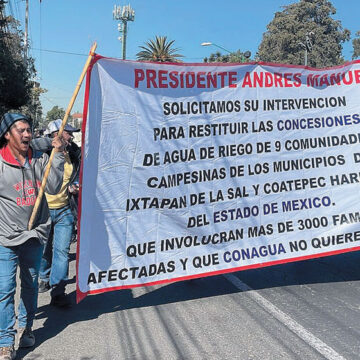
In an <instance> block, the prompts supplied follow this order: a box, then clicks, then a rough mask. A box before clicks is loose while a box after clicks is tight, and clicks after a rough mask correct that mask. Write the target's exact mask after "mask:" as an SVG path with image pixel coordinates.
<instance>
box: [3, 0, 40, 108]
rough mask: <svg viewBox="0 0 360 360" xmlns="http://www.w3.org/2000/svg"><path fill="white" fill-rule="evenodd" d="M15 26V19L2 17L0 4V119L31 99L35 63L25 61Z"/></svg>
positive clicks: (20, 34) (18, 31)
mask: <svg viewBox="0 0 360 360" xmlns="http://www.w3.org/2000/svg"><path fill="white" fill-rule="evenodd" d="M18 26H19V23H18V22H17V21H16V20H15V19H14V18H12V17H11V16H5V2H4V1H3V0H0V115H2V114H3V113H5V112H7V111H9V110H17V109H20V107H21V106H23V105H25V104H26V103H27V102H28V101H29V99H30V94H31V82H30V78H31V76H32V75H33V74H34V72H35V68H34V61H33V59H32V58H27V59H26V60H24V57H23V54H24V47H23V43H22V33H21V31H20V30H18Z"/></svg>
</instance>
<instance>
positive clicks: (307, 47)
mask: <svg viewBox="0 0 360 360" xmlns="http://www.w3.org/2000/svg"><path fill="white" fill-rule="evenodd" d="M313 35H314V33H313V32H312V31H310V32H307V33H306V34H305V44H304V43H303V42H301V41H299V45H301V46H302V47H303V48H304V50H305V54H304V55H305V60H304V63H305V66H307V63H308V52H311V50H312V47H313V40H312V37H313Z"/></svg>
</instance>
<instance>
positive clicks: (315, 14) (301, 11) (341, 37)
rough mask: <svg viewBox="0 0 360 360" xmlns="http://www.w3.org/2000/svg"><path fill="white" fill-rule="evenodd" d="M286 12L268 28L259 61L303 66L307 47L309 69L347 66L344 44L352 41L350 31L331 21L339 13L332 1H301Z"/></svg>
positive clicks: (260, 50) (285, 8)
mask: <svg viewBox="0 0 360 360" xmlns="http://www.w3.org/2000/svg"><path fill="white" fill-rule="evenodd" d="M283 8H284V10H283V11H282V12H277V13H275V17H274V19H273V20H272V21H271V22H270V23H269V24H268V26H267V32H266V33H265V34H264V35H263V39H262V42H261V44H260V46H259V49H258V54H257V60H259V61H266V62H275V63H287V64H294V65H303V64H304V58H305V46H307V55H308V56H307V58H308V63H307V64H308V66H311V67H326V66H334V65H339V64H342V63H343V62H344V59H343V57H342V55H341V51H342V43H344V42H345V41H348V40H349V39H350V31H349V30H347V29H343V28H342V26H341V22H340V21H339V20H334V19H333V18H332V17H331V16H332V15H334V14H336V9H335V7H334V6H333V5H332V4H331V2H330V1H328V0H300V1H299V2H296V3H293V4H290V5H288V6H284V7H283ZM307 35H308V37H307ZM306 39H308V40H310V42H311V43H309V42H306Z"/></svg>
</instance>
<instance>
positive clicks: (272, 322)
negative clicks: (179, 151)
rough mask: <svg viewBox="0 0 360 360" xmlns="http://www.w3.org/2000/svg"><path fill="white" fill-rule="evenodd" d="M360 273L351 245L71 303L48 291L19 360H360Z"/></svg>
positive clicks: (359, 256)
mask: <svg viewBox="0 0 360 360" xmlns="http://www.w3.org/2000/svg"><path fill="white" fill-rule="evenodd" d="M74 251H75V247H74V245H73V247H72V254H71V255H72V258H71V259H72V260H71V263H70V265H71V269H70V270H71V271H70V273H71V280H70V284H69V285H68V287H67V289H68V292H69V293H71V296H72V298H73V301H74V303H75V278H74V276H75V275H74V274H75V254H74ZM359 277H360V252H352V253H348V254H342V255H337V256H332V257H327V258H322V259H315V260H308V261H303V262H296V263H290V264H285V265H279V266H273V267H269V268H263V269H256V270H248V271H242V272H237V273H231V274H227V275H224V276H222V275H221V276H214V277H207V278H202V279H198V280H194V281H184V282H176V283H172V284H168V285H162V286H153V287H142V288H137V289H132V290H122V291H116V292H110V293H105V294H101V295H92V296H88V297H87V298H85V300H83V301H82V302H81V303H80V304H78V305H74V306H73V307H72V308H71V309H68V310H60V309H57V308H54V307H52V306H50V305H49V300H50V295H49V293H45V294H40V295H39V309H38V313H37V315H36V321H35V324H34V333H35V336H36V346H35V348H33V349H29V350H20V351H19V352H18V357H17V359H22V358H23V359H28V360H30V359H34V360H35V359H48V360H50V359H54V360H63V359H64V360H65V359H69V360H70V359H71V360H75V359H76V360H77V359H79V360H80V359H81V360H90V359H96V360H115V359H126V360H127V359H133V360H148V359H149V360H151V359H154V360H155V359H166V360H173V359H174V360H175V359H178V360H180V359H189V360H192V359H194V360H196V359H204V360H205V359H206V360H212V359H214V360H215V359H219V360H224V359H231V360H233V359H244V360H247V359H259V360H260V359H261V360H267V359H269V360H270V359H271V360H273V359H276V360H277V359H286V360H288V359H301V360H303V359H331V360H335V359H336V360H341V359H351V360H353V359H360V282H359Z"/></svg>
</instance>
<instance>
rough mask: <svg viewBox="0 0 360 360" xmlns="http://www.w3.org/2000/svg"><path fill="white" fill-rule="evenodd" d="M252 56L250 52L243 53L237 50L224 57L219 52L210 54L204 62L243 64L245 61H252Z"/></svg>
mask: <svg viewBox="0 0 360 360" xmlns="http://www.w3.org/2000/svg"><path fill="white" fill-rule="evenodd" d="M250 56H251V54H250V52H248V51H245V52H242V51H240V50H237V51H235V52H232V53H230V54H226V55H223V54H221V53H220V52H219V51H217V52H216V53H215V54H210V56H209V57H208V58H204V62H205V63H212V62H223V63H242V62H245V61H251V60H250Z"/></svg>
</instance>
